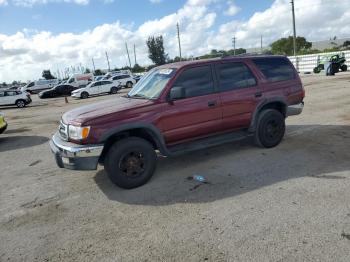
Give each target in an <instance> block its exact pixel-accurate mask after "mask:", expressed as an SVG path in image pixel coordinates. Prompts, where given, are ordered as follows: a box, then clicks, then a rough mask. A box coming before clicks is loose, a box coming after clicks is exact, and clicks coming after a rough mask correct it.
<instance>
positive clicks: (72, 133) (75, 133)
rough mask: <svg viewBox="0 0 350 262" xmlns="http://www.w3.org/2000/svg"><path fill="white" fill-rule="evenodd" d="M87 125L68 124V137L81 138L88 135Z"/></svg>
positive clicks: (88, 128)
mask: <svg viewBox="0 0 350 262" xmlns="http://www.w3.org/2000/svg"><path fill="white" fill-rule="evenodd" d="M89 133H90V127H89V126H72V125H69V126H68V137H69V138H71V139H74V140H82V139H85V138H87V137H88V136H89Z"/></svg>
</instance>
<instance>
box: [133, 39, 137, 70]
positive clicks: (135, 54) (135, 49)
mask: <svg viewBox="0 0 350 262" xmlns="http://www.w3.org/2000/svg"><path fill="white" fill-rule="evenodd" d="M134 57H135V65H136V64H137V61H136V47H135V44H134Z"/></svg>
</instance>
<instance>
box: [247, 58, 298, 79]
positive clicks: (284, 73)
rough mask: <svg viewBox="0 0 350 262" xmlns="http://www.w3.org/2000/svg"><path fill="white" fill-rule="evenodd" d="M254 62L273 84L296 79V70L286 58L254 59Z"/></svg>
mask: <svg viewBox="0 0 350 262" xmlns="http://www.w3.org/2000/svg"><path fill="white" fill-rule="evenodd" d="M253 62H254V63H255V64H256V65H257V67H258V68H259V69H260V70H261V72H262V73H263V74H264V75H265V77H266V78H267V79H268V80H270V81H271V82H277V81H283V80H289V79H294V78H295V73H294V72H295V71H294V68H293V66H292V65H291V63H289V61H288V60H287V59H286V58H281V57H270V58H257V59H253Z"/></svg>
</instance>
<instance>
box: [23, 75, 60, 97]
mask: <svg viewBox="0 0 350 262" xmlns="http://www.w3.org/2000/svg"><path fill="white" fill-rule="evenodd" d="M58 82H59V80H58V79H50V80H46V79H40V80H38V81H34V82H30V83H28V84H27V85H26V86H24V87H22V88H21V91H22V92H28V93H30V94H37V93H39V92H41V91H43V90H47V89H50V88H52V87H54V86H55V85H57V84H58Z"/></svg>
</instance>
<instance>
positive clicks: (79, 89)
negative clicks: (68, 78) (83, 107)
mask: <svg viewBox="0 0 350 262" xmlns="http://www.w3.org/2000/svg"><path fill="white" fill-rule="evenodd" d="M84 89H85V87H82V88H78V89H75V90H73V91H72V93H79V92H81V91H83V90H84Z"/></svg>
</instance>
